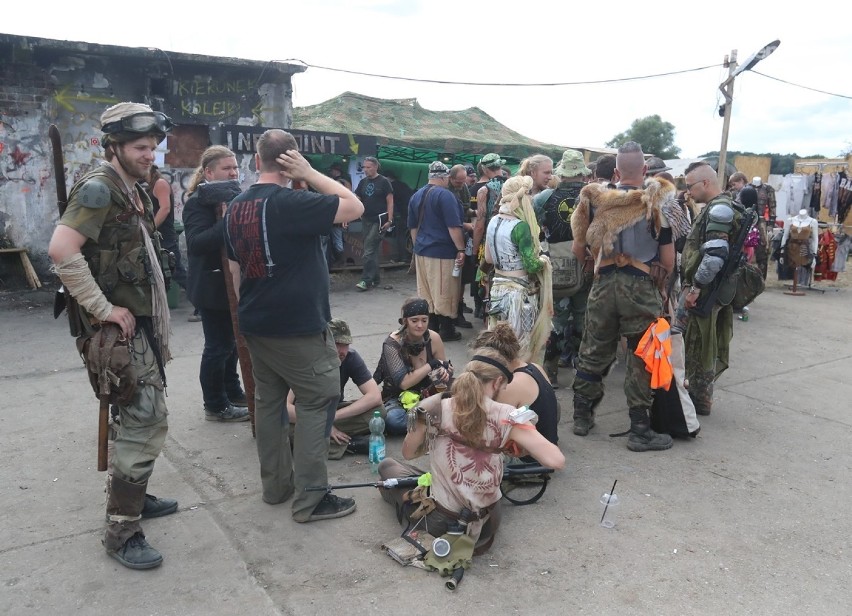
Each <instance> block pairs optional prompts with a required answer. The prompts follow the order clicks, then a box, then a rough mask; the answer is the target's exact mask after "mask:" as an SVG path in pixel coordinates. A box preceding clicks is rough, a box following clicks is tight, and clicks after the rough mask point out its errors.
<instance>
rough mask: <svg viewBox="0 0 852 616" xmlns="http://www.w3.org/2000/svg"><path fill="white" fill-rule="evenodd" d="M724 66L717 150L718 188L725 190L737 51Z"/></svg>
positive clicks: (726, 58)
mask: <svg viewBox="0 0 852 616" xmlns="http://www.w3.org/2000/svg"><path fill="white" fill-rule="evenodd" d="M724 65H725V66H727V67H728V78H727V79H726V80H725V81H724V82H723V83H722V85H720V86H719V90H721V92H722V94H723V95H724V96H725V102H724V103H723V107H724V109H725V115H724V118H725V120H724V122H723V124H722V146H721V147H720V148H719V169H718V172H719V183H720V185H721V186H720V188H721V189H722V190H725V189H727V188H728V174H727V173H726V165H727V163H728V131H729V130H730V128H731V107H733V106H734V105H733V103H734V75H735V72H736V70H737V50H736V49H734V50H732V51H731V56H730V59H729V58H728V56H725V64H724Z"/></svg>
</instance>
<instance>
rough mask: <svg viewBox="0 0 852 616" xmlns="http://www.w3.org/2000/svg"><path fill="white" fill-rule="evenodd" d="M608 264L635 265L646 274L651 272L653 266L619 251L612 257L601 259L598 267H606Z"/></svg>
mask: <svg viewBox="0 0 852 616" xmlns="http://www.w3.org/2000/svg"><path fill="white" fill-rule="evenodd" d="M607 265H614V266H615V267H618V268H621V267H628V266H630V267H635V268H636V269H638V270H640V271H642V272H645V273H646V274H650V273H651V266H649V265H647V264H645V263H642V261H637V260H636V259H634V258H633V257H631V256H630V255H628V254H625V253H619V254H617V255H615V256H614V257H613V258H611V259H601V262H600V263H599V264H598V269H600V268H602V267H606V266H607Z"/></svg>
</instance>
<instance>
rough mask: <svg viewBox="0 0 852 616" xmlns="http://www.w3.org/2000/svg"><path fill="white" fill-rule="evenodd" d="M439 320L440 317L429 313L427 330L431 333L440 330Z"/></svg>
mask: <svg viewBox="0 0 852 616" xmlns="http://www.w3.org/2000/svg"><path fill="white" fill-rule="evenodd" d="M440 318H441V317H439V316H438V315H437V314H432V313H431V312H430V313H429V329H431V330H432V331H433V332H436V331H438V330H439V329H440V328H441V322H440V321H439V319H440Z"/></svg>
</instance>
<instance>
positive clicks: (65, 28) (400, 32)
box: [0, 0, 852, 158]
mask: <svg viewBox="0 0 852 616" xmlns="http://www.w3.org/2000/svg"><path fill="white" fill-rule="evenodd" d="M98 6H100V7H101V8H97V7H98ZM115 6H116V7H117V6H118V5H115ZM142 6H143V5H139V7H137V8H136V9H134V13H133V14H135V15H139V17H137V18H135V21H136V22H137V23H139V24H141V26H135V25H132V24H131V23H129V22H128V21H125V20H126V19H127V16H129V15H130V14H131V13H130V12H129V11H130V9H129V8H128V7H129V5H124V6H123V7H122V8H121V9H117V10H116V11H115V12H113V11H112V10H107V9H105V8H104V7H103V5H98V4H91V5H89V7H90V8H87V7H84V6H78V7H74V8H71V7H69V5H68V4H67V3H59V2H44V1H42V2H39V1H35V2H16V3H14V4H12V6H7V7H5V8H4V9H3V13H4V16H3V19H2V21H1V22H0V31H2V32H5V33H8V34H19V35H30V36H40V37H45V38H54V39H64V40H73V41H85V42H90V43H103V44H112V45H125V46H131V47H133V46H138V47H158V48H160V49H163V50H166V51H180V52H187V53H200V54H209V55H219V56H229V57H237V58H246V59H253V60H281V61H283V60H292V59H298V60H302V61H304V62H306V63H308V64H311V65H318V66H327V67H334V68H341V69H348V70H353V71H364V72H368V73H378V74H383V75H397V76H404V77H409V78H417V79H431V80H444V81H468V82H479V83H483V82H498V83H552V82H578V81H591V80H604V79H620V78H630V77H638V76H644V75H651V74H659V73H667V72H672V71H681V70H685V69H692V68H698V67H704V66H710V65H715V66H714V67H713V68H708V69H705V70H701V71H697V72H692V73H687V74H679V75H673V76H668V77H658V78H654V79H647V80H640V81H629V82H624V83H615V84H595V85H576V86H556V87H508V86H501V87H480V86H456V85H437V84H429V83H416V82H411V81H397V80H390V79H379V78H373V77H364V76H358V75H347V74H343V73H336V72H330V71H328V70H323V69H319V68H309V69H308V70H307V71H306V72H305V73H302V74H299V75H296V76H295V77H294V78H293V85H294V104H295V105H296V106H304V105H312V104H315V103H319V102H322V101H324V100H327V99H329V98H332V97H334V96H336V95H338V94H340V93H342V92H345V91H352V92H357V93H360V94H365V95H368V96H375V97H380V98H411V97H413V98H417V99H418V101H419V102H420V104H421V105H422V106H423V107H426V108H427V109H433V110H445V109H446V110H450V109H452V110H456V109H465V108H468V107H473V106H476V107H479V108H481V109H483V110H484V111H486V112H487V113H489V114H490V115H492V116H493V117H494V118H496V119H497V120H498V121H500V122H502V123H503V124H505V125H506V126H508V127H510V128H512V129H514V130H516V131H518V132H520V133H522V134H524V135H527V136H528V137H532V138H534V139H538V140H541V141H545V142H549V143H554V144H557V145H564V146H586V147H603V145H604V143H605V142H606V141H608V140H609V139H611V138H612V137H613V136H614V135H616V134H617V133H619V132H622V131H624V130H626V129H627V128H629V126H630V124H631V123H632V122H633V120H635V119H637V118H642V117H645V116H648V115H653V114H658V115H660V116H661V117H662V119H663V120H664V121H667V122H670V123H671V124H673V125H674V127H675V131H676V132H675V145H677V146H678V147H680V148H681V157H684V158H692V157H696V156H699V155H701V154H704V153H705V152H708V151H712V150H718V149H719V147H720V144H721V135H722V119H721V118H720V117H719V115H718V113H717V108H718V106H719V104H720V103H721V102H722V101H721V98H722V97H721V93H720V92H719V90H718V86H719V84H720V83H722V82H723V81H724V80H725V79H726V77H727V75H728V70H727V69H725V68H722V66H721V65H722V62H723V60H724V57H725V55H727V54H730V52H731V51H732V50H734V49H736V50H738V60H739V61H740V62H742V61H744V60H745V59H746V58H747V57H748V56H749V55H751V54H752V53H754V52H756V51H758V50H759V49H760V48H762V47H763V46H764V45H766V44H767V43H769V42H771V41H773V40H775V39H780V41H781V46H780V47H779V48H778V49H777V50H776V51H775V53H774V54H772V55H771V56H769V57H768V58H766V59H765V60H763V61H762V62H760V63H759V64H758V65H757V66H756V67H755V70H756V71H759V72H761V73H765V74H766V75H768V76H771V77H775V78H778V79H783V80H785V81H789V82H792V83H794V84H800V85H804V86H808V87H811V88H816V89H819V90H825V91H827V92H832V93H835V94H841V95H844V96H845V98H841V97H837V96H830V95H826V94H820V93H817V92H811V91H808V90H804V89H801V88H798V87H794V86H792V85H787V84H784V83H780V82H778V81H774V80H771V79H769V78H767V77H764V76H762V75H758V74H755V73H753V72H746V73H743V74H741V75H740V76H738V77H737V78H736V82H735V90H734V105H733V116H732V119H731V129H730V136H729V139H728V149H729V150H732V151H733V150H740V151H751V152H756V153H763V152H778V153H781V154H792V153H796V154H799V155H800V156H806V155H811V154H823V155H825V156H829V157H834V156H837V155H838V154H840V152H841V151H846V150H849V149H850V148H852V79H850V78H849V75H850V69H852V35H850V23H852V20H850V18H852V2H848V1H843V2H837V3H819V4H818V5H807V4H802V3H799V4H798V5H797V6H798V8H797V9H796V10H795V11H791V10H787V9H784V8H781V6H782V4H781V3H778V2H768V1H762V0H761V1H754V2H750V1H747V0H743V1H738V2H733V1H729V0H720V1H718V2H712V3H711V2H704V3H696V2H684V3H680V2H665V3H659V2H629V3H628V2H624V1H623V0H610V1H609V2H586V3H579V2H576V1H573V2H572V1H567V2H559V3H556V2H519V1H514V2H507V1H504V0H491V1H489V2H482V1H481V2H477V3H473V2H462V1H458V2H448V3H440V2H436V1H434V0H433V1H424V0H409V1H402V0H397V1H395V0H339V1H338V0H310V1H308V2H302V1H299V0H290V1H286V0H285V1H283V2H278V3H272V2H266V1H262V2H257V3H244V4H243V3H229V4H228V5H225V6H227V9H226V10H219V9H218V8H214V6H215V4H214V3H213V2H210V1H207V2H198V1H197V0H196V1H193V2H188V1H185V0H172V1H169V2H164V3H162V4H161V5H159V6H157V5H156V4H148V5H146V6H148V7H149V8H150V10H149V11H147V14H145V16H144V17H143V16H142V15H143V13H146V11H145V10H143V9H142ZM260 6H276V7H280V8H273V9H266V10H254V11H252V9H253V8H254V7H260ZM581 6H582V7H589V8H581ZM648 7H650V8H648ZM675 7H678V8H675ZM523 8H528V9H529V10H519V9H523ZM158 16H159V17H161V18H162V19H163V21H162V25H161V26H159V27H158V26H156V25H155V24H156V20H157V17H158Z"/></svg>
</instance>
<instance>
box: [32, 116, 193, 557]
mask: <svg viewBox="0 0 852 616" xmlns="http://www.w3.org/2000/svg"><path fill="white" fill-rule="evenodd" d="M171 126H172V124H171V120H169V118H168V117H167V116H165V115H164V114H162V113H159V112H155V111H153V110H152V109H151V108H150V107H149V106H147V105H142V104H139V103H119V104H117V105H114V106H112V107H110V108H108V109H107V110H106V111H104V113H103V115H101V130H102V131H103V133H104V136H103V140H102V145H103V147H104V156H105V158H106V161H107V162H106V163H105V164H104V165H102V166H100V167H98V168H97V169H94V170H92V171H90V172H89V173H87V174H86V175H84V176H83V177H82V178H81V179H80V181H78V182H77V183H76V184H75V185H74V187H73V188H72V189H71V193H70V195H69V196H68V207H67V209H66V210H65V213H64V214H63V215H62V218H61V219H60V220H59V224H58V225H57V227H56V229H55V231H54V233H53V237H52V238H51V240H50V246H49V248H48V254H49V255H50V258H51V259H52V260H53V263H54V271H55V272H56V273H57V274H58V276H59V278H60V280H61V281H62V284H63V285H64V286H65V288H66V290H67V291H68V292H69V293H70V295H71V296H72V297H73V298H74V300H76V304H77V305H78V306H79V323H80V327H79V331H78V332H76V333H79V334H80V335H79V337H78V338H77V345H78V349H80V351H81V354H83V357H84V361H85V362H86V365H87V367H88V369H89V371H90V373H95V374H100V375H106V374H107V373H108V372H109V371H110V370H113V369H115V367H116V363H117V359H118V358H119V357H122V356H123V357H126V358H127V361H126V364H129V366H127V365H125V366H124V368H125V369H124V370H122V371H121V372H120V373H119V374H118V376H119V377H120V378H119V379H118V382H117V383H116V379H115V374H114V373H113V372H109V375H110V376H111V381H112V387H111V388H110V387H109V386H108V385H105V384H106V379H103V381H102V382H99V384H100V386H101V387H106V389H107V392H109V393H108V394H107V395H109V396H110V401H111V402H113V408H114V409H117V410H118V416H117V419H116V423H117V427H116V435H115V440H114V444H115V445H114V450H113V453H112V456H111V464H112V472H111V474H110V475H109V477H108V484H107V485H108V490H107V492H108V495H107V529H106V535H105V537H104V540H103V544H104V547H105V548H106V551H107V554H109V555H110V556H112V557H113V558H115V559H116V560H118V561H119V562H120V563H121V564H123V565H125V566H126V567H129V568H131V569H150V568H153V567H157V566H158V565H160V563H162V561H163V557H162V556H161V555H160V553H159V552H158V551H157V550H155V549H154V548H153V547H151V546H150V545H149V544H148V542H147V541H146V540H145V534H144V533H143V532H142V527H141V526H140V524H139V520H140V518H143V517H158V516H162V515H167V514H170V513H174V512H175V511H176V510H177V502H176V501H174V500H171V499H162V498H161V499H158V498H156V497H154V496H151V495H148V494H146V487H147V485H148V478H149V477H150V476H151V473H152V472H153V470H154V461H155V460H156V458H157V456H158V455H159V454H160V450H161V449H162V447H163V443H164V442H165V439H166V432H167V431H168V420H167V415H168V411H167V409H166V402H165V396H164V389H165V384H166V383H165V371H164V365H165V363H166V362H168V360H169V359H170V357H171V356H170V354H169V340H168V332H169V312H168V303H167V299H166V282H165V281H166V280H167V279H168V277H169V271H168V269H169V266H168V259H167V258H166V259H164V258H163V252H162V250H161V247H160V238H159V234H157V233H156V230H155V226H154V214H153V208H152V205H151V201H150V199H149V198H148V195H147V194H146V193H145V191H144V190H143V189H142V187H141V186H140V185H139V181H140V180H143V179H145V178H147V177H148V173H149V170H150V168H151V165H152V164H153V162H154V150H155V149H156V148H157V145H158V144H159V143H160V142H161V141H162V140H163V139H165V137H166V133H167V132H168V131H169V130H170V129H171ZM69 309H72V308H69ZM74 309H75V310H76V308H74ZM108 323H114V324H115V325H117V326H118V329H120V333H118V332H116V328H111V327H105V325H106V324H108ZM108 332H116V334H114V335H112V336H111V337H108ZM93 351H98V352H100V356H98V353H96V352H93ZM104 356H106V357H104ZM90 376H91V375H90ZM99 393H101V394H103V393H104V391H103V389H101V390H100V392H99Z"/></svg>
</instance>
